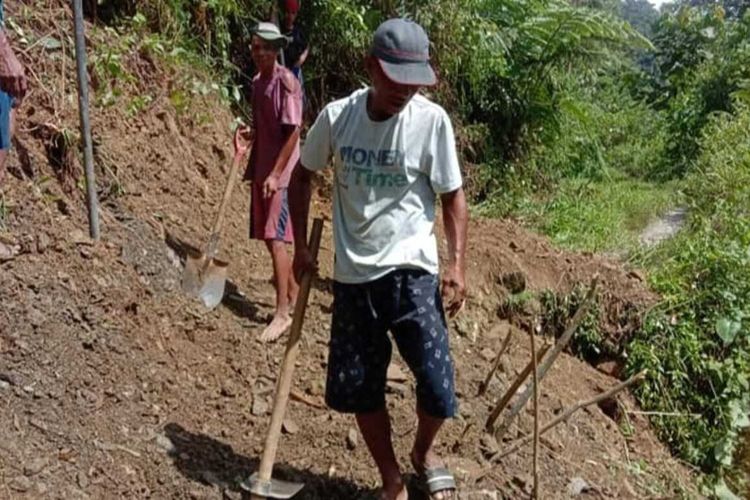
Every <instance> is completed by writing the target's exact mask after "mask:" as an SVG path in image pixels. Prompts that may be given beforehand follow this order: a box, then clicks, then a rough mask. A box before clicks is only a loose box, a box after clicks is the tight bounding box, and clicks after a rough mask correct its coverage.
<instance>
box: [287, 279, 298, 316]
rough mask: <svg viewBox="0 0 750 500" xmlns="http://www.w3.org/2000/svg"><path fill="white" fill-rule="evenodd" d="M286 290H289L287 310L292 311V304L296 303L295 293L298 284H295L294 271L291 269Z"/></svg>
mask: <svg viewBox="0 0 750 500" xmlns="http://www.w3.org/2000/svg"><path fill="white" fill-rule="evenodd" d="M287 290H289V292H288V296H289V310H290V311H291V312H294V306H295V304H296V303H297V294H298V293H299V285H298V284H297V280H296V279H294V272H291V271H290V272H289V285H288V288H287Z"/></svg>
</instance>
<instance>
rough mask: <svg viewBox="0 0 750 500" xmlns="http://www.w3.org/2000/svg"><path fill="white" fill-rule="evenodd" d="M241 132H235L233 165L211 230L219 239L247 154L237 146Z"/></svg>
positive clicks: (213, 238) (213, 235)
mask: <svg viewBox="0 0 750 500" xmlns="http://www.w3.org/2000/svg"><path fill="white" fill-rule="evenodd" d="M239 134H240V129H239V128H238V129H237V130H236V131H235V133H234V145H235V148H234V155H233V157H232V167H231V168H230V169H229V173H228V174H227V181H226V184H225V185H224V186H225V187H224V197H223V198H222V199H221V205H219V211H218V213H217V214H216V221H214V227H213V229H212V230H211V239H212V240H217V241H218V239H219V233H221V229H222V227H224V214H226V211H227V206H229V199H230V198H231V197H232V191H233V190H234V185H235V184H236V183H237V171H238V170H239V168H240V163H242V158H243V157H244V156H245V155H244V152H242V151H240V150H239V148H238V147H237V144H238V141H239ZM251 149H252V145H250V147H249V148H248V150H247V152H248V153H249V152H250V150H251ZM209 257H211V258H213V257H214V256H213V255H209Z"/></svg>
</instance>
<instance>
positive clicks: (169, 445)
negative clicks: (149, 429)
mask: <svg viewBox="0 0 750 500" xmlns="http://www.w3.org/2000/svg"><path fill="white" fill-rule="evenodd" d="M156 444H157V446H159V448H161V449H162V450H164V451H166V452H167V453H170V454H171V453H174V452H175V451H177V448H176V447H175V445H174V443H173V442H172V440H171V439H169V438H168V437H167V436H165V435H164V434H157V435H156Z"/></svg>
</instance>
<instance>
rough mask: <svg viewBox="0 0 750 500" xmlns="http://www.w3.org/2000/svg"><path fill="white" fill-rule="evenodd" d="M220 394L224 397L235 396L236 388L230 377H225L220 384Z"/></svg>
mask: <svg viewBox="0 0 750 500" xmlns="http://www.w3.org/2000/svg"><path fill="white" fill-rule="evenodd" d="M221 395H222V396H224V397H226V398H234V397H237V389H236V387H235V385H234V382H232V380H231V379H226V380H225V381H224V383H223V384H222V385H221Z"/></svg>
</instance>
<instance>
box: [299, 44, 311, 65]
mask: <svg viewBox="0 0 750 500" xmlns="http://www.w3.org/2000/svg"><path fill="white" fill-rule="evenodd" d="M309 54H310V49H309V48H305V50H304V51H303V52H302V54H300V56H299V59H298V60H297V67H300V68H301V67H302V65H303V64H305V61H307V56H308V55H309Z"/></svg>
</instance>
